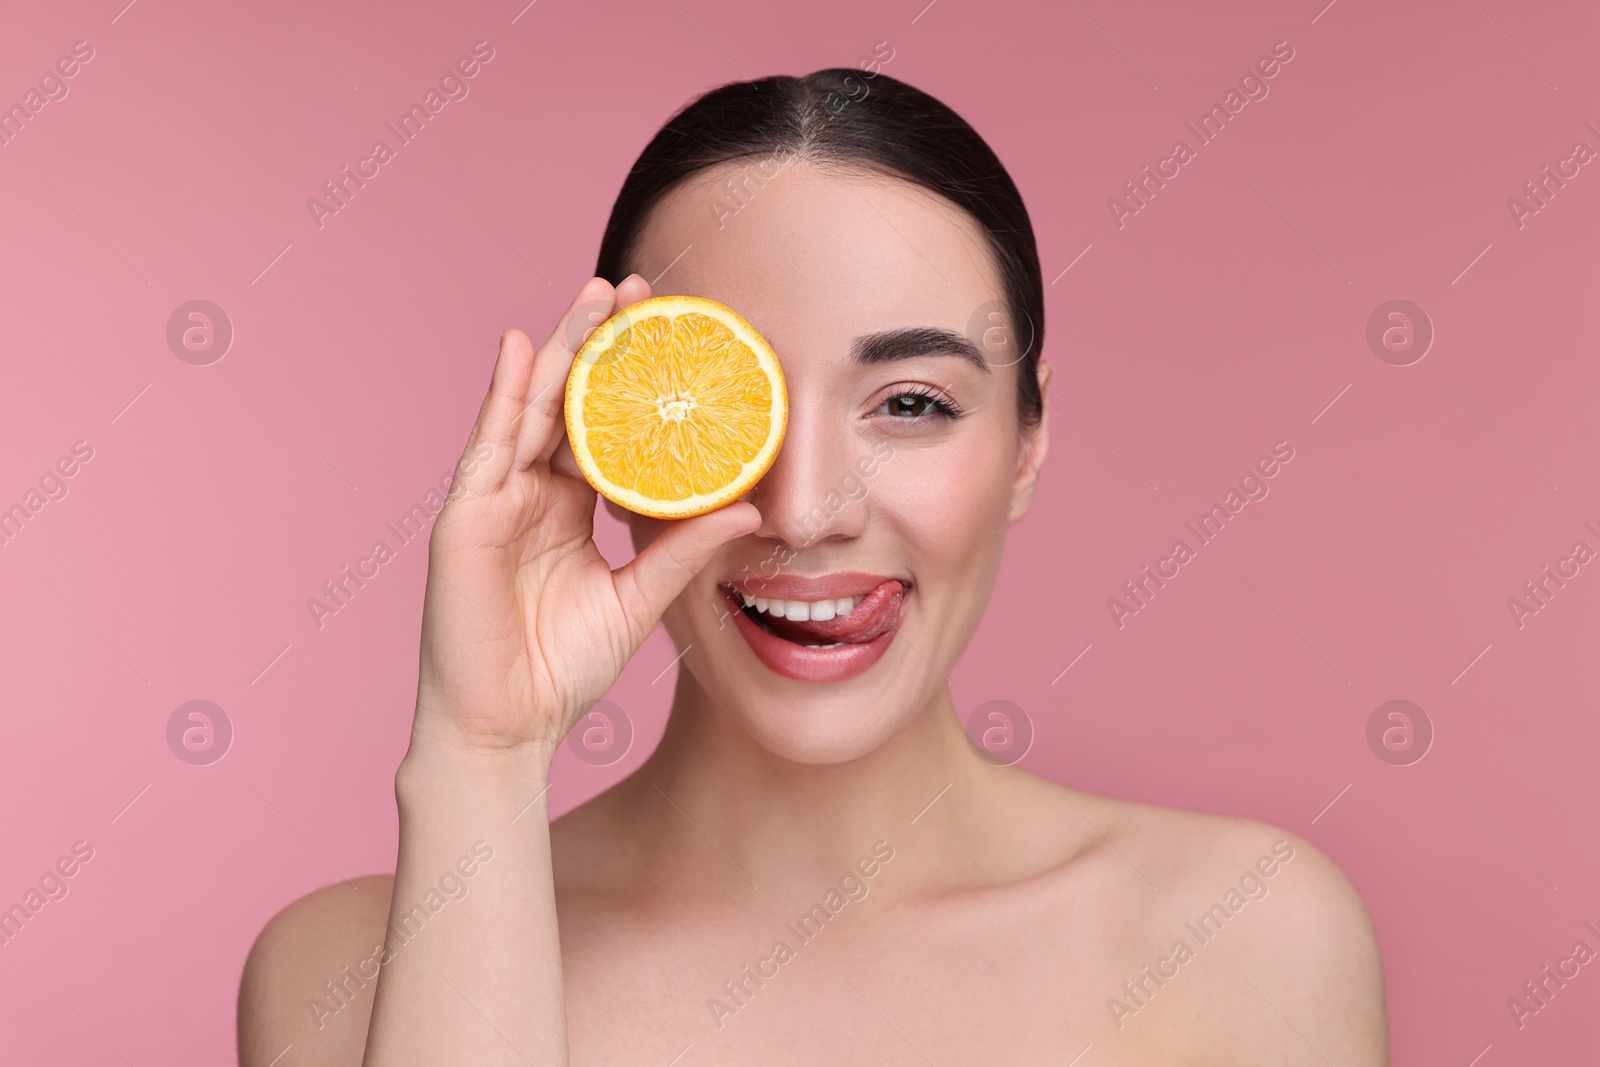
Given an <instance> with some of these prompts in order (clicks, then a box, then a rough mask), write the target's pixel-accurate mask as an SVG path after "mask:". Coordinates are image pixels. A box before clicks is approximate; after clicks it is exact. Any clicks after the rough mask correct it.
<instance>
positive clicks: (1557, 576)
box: [1506, 520, 1600, 630]
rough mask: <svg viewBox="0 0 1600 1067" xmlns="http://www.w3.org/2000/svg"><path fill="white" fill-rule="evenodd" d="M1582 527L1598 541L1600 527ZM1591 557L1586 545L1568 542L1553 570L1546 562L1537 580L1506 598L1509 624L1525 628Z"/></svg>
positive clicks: (1592, 554)
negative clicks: (1519, 592) (1564, 553)
mask: <svg viewBox="0 0 1600 1067" xmlns="http://www.w3.org/2000/svg"><path fill="white" fill-rule="evenodd" d="M1583 527H1584V529H1586V530H1588V531H1589V532H1590V533H1592V534H1594V535H1595V537H1596V538H1597V539H1600V527H1596V526H1595V524H1594V522H1593V520H1590V521H1587V522H1585V523H1584V524H1583ZM1594 558H1595V550H1594V549H1592V548H1590V547H1589V542H1587V541H1585V540H1583V539H1582V538H1579V539H1578V540H1576V541H1574V542H1573V543H1572V548H1571V550H1570V551H1569V552H1568V553H1567V555H1565V556H1562V557H1560V558H1559V559H1557V560H1556V564H1555V569H1554V570H1553V571H1552V569H1551V567H1550V564H1548V563H1546V564H1545V565H1544V566H1543V567H1542V568H1540V570H1539V574H1538V576H1537V577H1534V578H1530V579H1529V580H1528V581H1526V582H1523V583H1522V595H1521V596H1513V597H1507V598H1506V610H1508V611H1510V612H1511V621H1512V622H1514V623H1516V624H1517V629H1519V630H1520V629H1522V628H1523V627H1524V626H1526V625H1528V619H1529V617H1531V616H1534V615H1537V614H1539V612H1541V611H1543V610H1544V609H1545V608H1547V607H1549V606H1550V601H1551V600H1553V599H1554V598H1555V595H1556V593H1558V592H1559V591H1561V590H1562V589H1565V588H1566V586H1567V582H1570V581H1571V580H1572V579H1574V578H1576V577H1577V576H1578V575H1579V573H1581V572H1580V570H1579V568H1581V567H1582V566H1583V565H1584V564H1585V563H1588V562H1589V561H1590V560H1592V559H1594Z"/></svg>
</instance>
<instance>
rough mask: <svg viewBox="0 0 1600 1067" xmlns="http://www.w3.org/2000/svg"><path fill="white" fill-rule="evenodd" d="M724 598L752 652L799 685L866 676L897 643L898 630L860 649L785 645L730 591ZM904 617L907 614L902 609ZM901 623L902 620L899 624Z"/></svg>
mask: <svg viewBox="0 0 1600 1067" xmlns="http://www.w3.org/2000/svg"><path fill="white" fill-rule="evenodd" d="M722 595H723V597H724V598H725V599H726V600H727V601H728V603H729V604H730V605H731V606H732V611H733V625H734V627H735V628H736V629H737V630H738V631H739V633H740V634H741V635H742V636H743V637H744V639H745V643H746V644H748V645H749V646H750V651H752V652H754V653H755V654H756V658H757V659H759V660H760V661H761V662H762V664H763V665H764V666H765V667H766V668H767V669H768V670H769V671H771V672H772V673H774V674H779V675H782V676H783V677H785V678H792V679H794V680H795V681H797V682H842V681H845V680H846V679H850V678H854V677H856V676H857V675H859V674H864V673H865V672H866V671H868V670H870V669H871V667H872V665H873V664H874V663H877V662H878V660H880V659H882V658H883V654H884V653H885V652H887V651H888V650H889V642H891V641H893V640H894V636H895V633H896V632H897V630H896V629H894V628H891V629H890V630H888V631H887V632H885V633H882V634H879V635H878V636H877V637H874V638H873V639H872V640H871V641H863V642H862V643H861V644H858V645H840V646H839V647H837V648H812V647H809V646H807V645H797V644H795V643H794V642H793V641H785V640H784V639H783V638H781V637H779V636H778V635H776V634H769V633H767V631H765V630H763V629H762V628H761V627H760V626H758V625H756V623H755V622H754V621H752V620H751V618H750V616H748V615H746V614H745V613H744V610H743V608H742V607H741V606H740V601H739V600H737V599H736V598H735V597H734V596H733V594H731V593H729V592H728V591H727V590H726V589H724V590H722ZM900 610H901V612H902V614H903V613H904V611H905V607H904V604H903V603H902V606H901V609H900ZM896 621H897V622H898V620H896Z"/></svg>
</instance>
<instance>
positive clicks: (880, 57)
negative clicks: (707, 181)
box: [706, 41, 895, 230]
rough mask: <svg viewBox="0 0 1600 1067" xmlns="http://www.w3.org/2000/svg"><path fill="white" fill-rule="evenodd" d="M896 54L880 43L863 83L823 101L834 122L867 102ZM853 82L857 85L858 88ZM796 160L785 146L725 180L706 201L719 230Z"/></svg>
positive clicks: (846, 85)
mask: <svg viewBox="0 0 1600 1067" xmlns="http://www.w3.org/2000/svg"><path fill="white" fill-rule="evenodd" d="M884 49H888V55H885V54H884ZM894 54H895V53H894V48H893V46H891V45H890V44H889V42H888V41H879V42H878V43H877V44H875V45H873V47H872V55H870V56H868V57H866V58H865V59H863V60H861V61H860V62H859V63H858V64H857V66H859V67H860V68H861V72H862V74H861V78H860V79H859V80H858V79H856V78H854V77H851V78H846V79H845V82H844V86H843V91H842V92H839V91H835V90H832V89H830V90H829V91H828V93H827V95H826V96H824V97H823V100H822V105H823V107H824V108H826V109H827V111H828V115H829V117H830V119H831V118H832V117H833V116H836V115H838V114H840V113H842V112H843V111H844V109H845V108H847V107H849V106H850V105H851V104H855V103H859V102H860V101H862V100H865V99H866V98H867V96H868V95H869V94H870V93H871V92H872V88H871V86H869V85H868V84H867V82H869V81H870V80H871V79H873V78H875V77H877V75H878V71H879V70H881V69H882V68H883V67H885V66H887V65H888V63H889V62H890V60H892V59H894ZM852 82H854V83H855V84H854V86H852V84H851V83H852ZM793 159H794V148H793V147H791V146H788V145H785V146H783V147H781V148H779V149H778V150H777V151H775V152H773V153H772V154H771V155H769V156H766V157H765V158H763V159H762V160H761V161H760V162H757V163H748V164H746V165H745V166H744V167H742V168H741V169H740V170H739V173H738V176H737V178H732V177H730V178H728V179H727V180H725V181H724V182H723V183H722V188H721V189H720V190H717V191H716V192H715V193H713V194H712V195H710V196H708V197H707V198H706V206H707V207H709V208H710V209H711V217H712V218H714V219H716V220H717V229H719V230H721V229H722V228H723V227H724V226H726V225H727V221H728V219H729V218H731V217H732V216H734V215H737V214H739V212H741V211H743V210H744V209H745V208H747V207H749V206H750V202H751V201H752V200H753V199H754V198H755V195H756V193H757V192H759V191H760V190H761V188H762V187H763V186H765V185H766V183H767V182H769V181H771V180H772V179H774V178H776V177H777V176H778V174H779V172H780V171H781V170H782V168H783V165H784V164H785V163H788V162H790V161H791V160H793ZM752 183H753V184H754V187H753V188H752ZM723 194H726V195H725V196H724V195H723Z"/></svg>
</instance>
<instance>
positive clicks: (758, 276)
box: [631, 160, 1002, 352]
mask: <svg viewBox="0 0 1600 1067" xmlns="http://www.w3.org/2000/svg"><path fill="white" fill-rule="evenodd" d="M757 163H758V161H754V160H752V161H749V162H748V163H733V164H725V165H722V166H719V167H715V168H708V169H707V170H704V171H701V172H699V173H697V174H695V175H692V176H691V177H690V178H689V179H687V180H686V181H685V182H684V184H682V185H680V186H679V187H677V188H675V189H674V190H672V192H670V193H669V194H668V195H667V196H666V197H664V198H663V199H662V200H661V201H660V202H659V203H658V204H657V205H656V207H655V208H654V209H653V211H652V212H651V215H650V218H649V220H648V221H647V222H646V224H645V227H644V230H643V232H642V233H641V236H640V241H639V244H638V247H637V252H636V254H635V257H634V262H633V263H632V264H631V266H632V268H633V269H634V270H636V271H637V272H638V273H639V274H641V275H642V276H643V277H645V278H646V279H657V276H658V275H660V277H659V279H658V280H656V281H655V283H654V285H653V291H654V292H655V293H658V294H667V293H684V294H692V295H695V296H705V297H709V298H711V299H713V300H719V301H721V302H722V303H724V304H727V305H728V306H729V307H731V308H733V309H734V310H736V311H738V312H739V313H740V314H742V315H744V316H745V317H746V318H747V319H749V320H750V322H751V324H752V325H753V326H755V327H756V328H757V329H758V330H760V331H761V332H762V333H763V334H764V335H765V336H766V337H767V338H768V340H770V341H772V343H773V344H774V345H775V346H777V347H778V348H779V350H780V352H781V351H783V350H784V349H785V348H786V347H787V348H793V347H795V346H799V345H801V343H802V342H804V343H805V346H806V347H809V346H810V345H824V346H826V347H827V348H829V349H832V350H834V351H843V350H844V349H845V348H846V347H847V346H848V345H849V342H850V341H851V340H853V339H854V338H855V337H857V336H860V335H862V334H865V333H871V332H873V331H876V330H882V329H887V328H893V327H897V326H942V327H946V328H949V329H953V330H956V331H958V332H960V333H962V334H968V333H970V330H969V325H970V323H971V322H972V321H973V318H974V316H975V315H978V314H980V313H981V312H982V311H984V310H985V309H986V308H988V307H990V306H992V304H993V302H994V301H996V300H999V299H1000V298H1001V295H1002V293H1001V288H1000V279H999V275H998V272H997V271H996V269H995V266H994V260H993V256H992V253H991V252H990V250H989V247H988V243H987V241H986V240H985V239H984V237H983V234H982V231H981V230H980V229H979V227H978V224H977V223H976V222H975V221H974V220H973V219H972V218H971V216H969V215H967V214H966V212H964V211H962V210H961V209H960V208H958V207H957V206H956V205H954V204H953V203H951V202H949V201H947V200H945V199H944V198H943V197H941V196H939V195H938V194H936V193H933V192H932V191H930V190H928V189H926V188H924V187H922V186H919V185H916V184H915V183H912V182H908V181H905V180H903V179H900V178H895V177H891V176H887V175H882V174H876V173H872V172H868V171H862V170H855V169H851V170H845V169H841V168H836V167H821V166H817V165H814V164H810V163H802V162H799V161H790V162H787V163H784V164H783V165H782V166H781V167H774V166H772V165H768V166H766V167H765V168H763V169H764V170H765V172H766V174H767V175H768V177H766V178H763V177H761V175H760V173H758V170H757ZM730 183H731V185H730ZM735 191H737V192H738V195H737V196H735ZM663 272H665V273H663Z"/></svg>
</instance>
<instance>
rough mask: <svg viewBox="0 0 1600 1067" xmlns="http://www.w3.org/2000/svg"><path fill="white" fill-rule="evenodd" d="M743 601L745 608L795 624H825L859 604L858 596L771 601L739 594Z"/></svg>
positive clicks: (767, 598) (846, 613) (847, 612)
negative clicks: (811, 622)
mask: <svg viewBox="0 0 1600 1067" xmlns="http://www.w3.org/2000/svg"><path fill="white" fill-rule="evenodd" d="M739 596H740V597H742V598H743V599H744V606H745V607H747V608H748V607H754V608H755V609H756V610H757V611H760V612H765V613H766V614H768V615H772V616H775V617H777V618H780V619H792V620H794V621H795V622H808V621H810V620H812V619H815V620H817V621H818V622H825V621H826V620H828V619H831V618H833V617H834V616H835V615H848V614H850V613H851V612H852V611H854V610H855V606H856V605H857V604H859V603H861V600H862V598H861V597H858V596H842V597H839V598H838V599H836V600H773V599H771V598H769V597H764V596H751V595H749V594H748V593H740V594H739Z"/></svg>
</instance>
